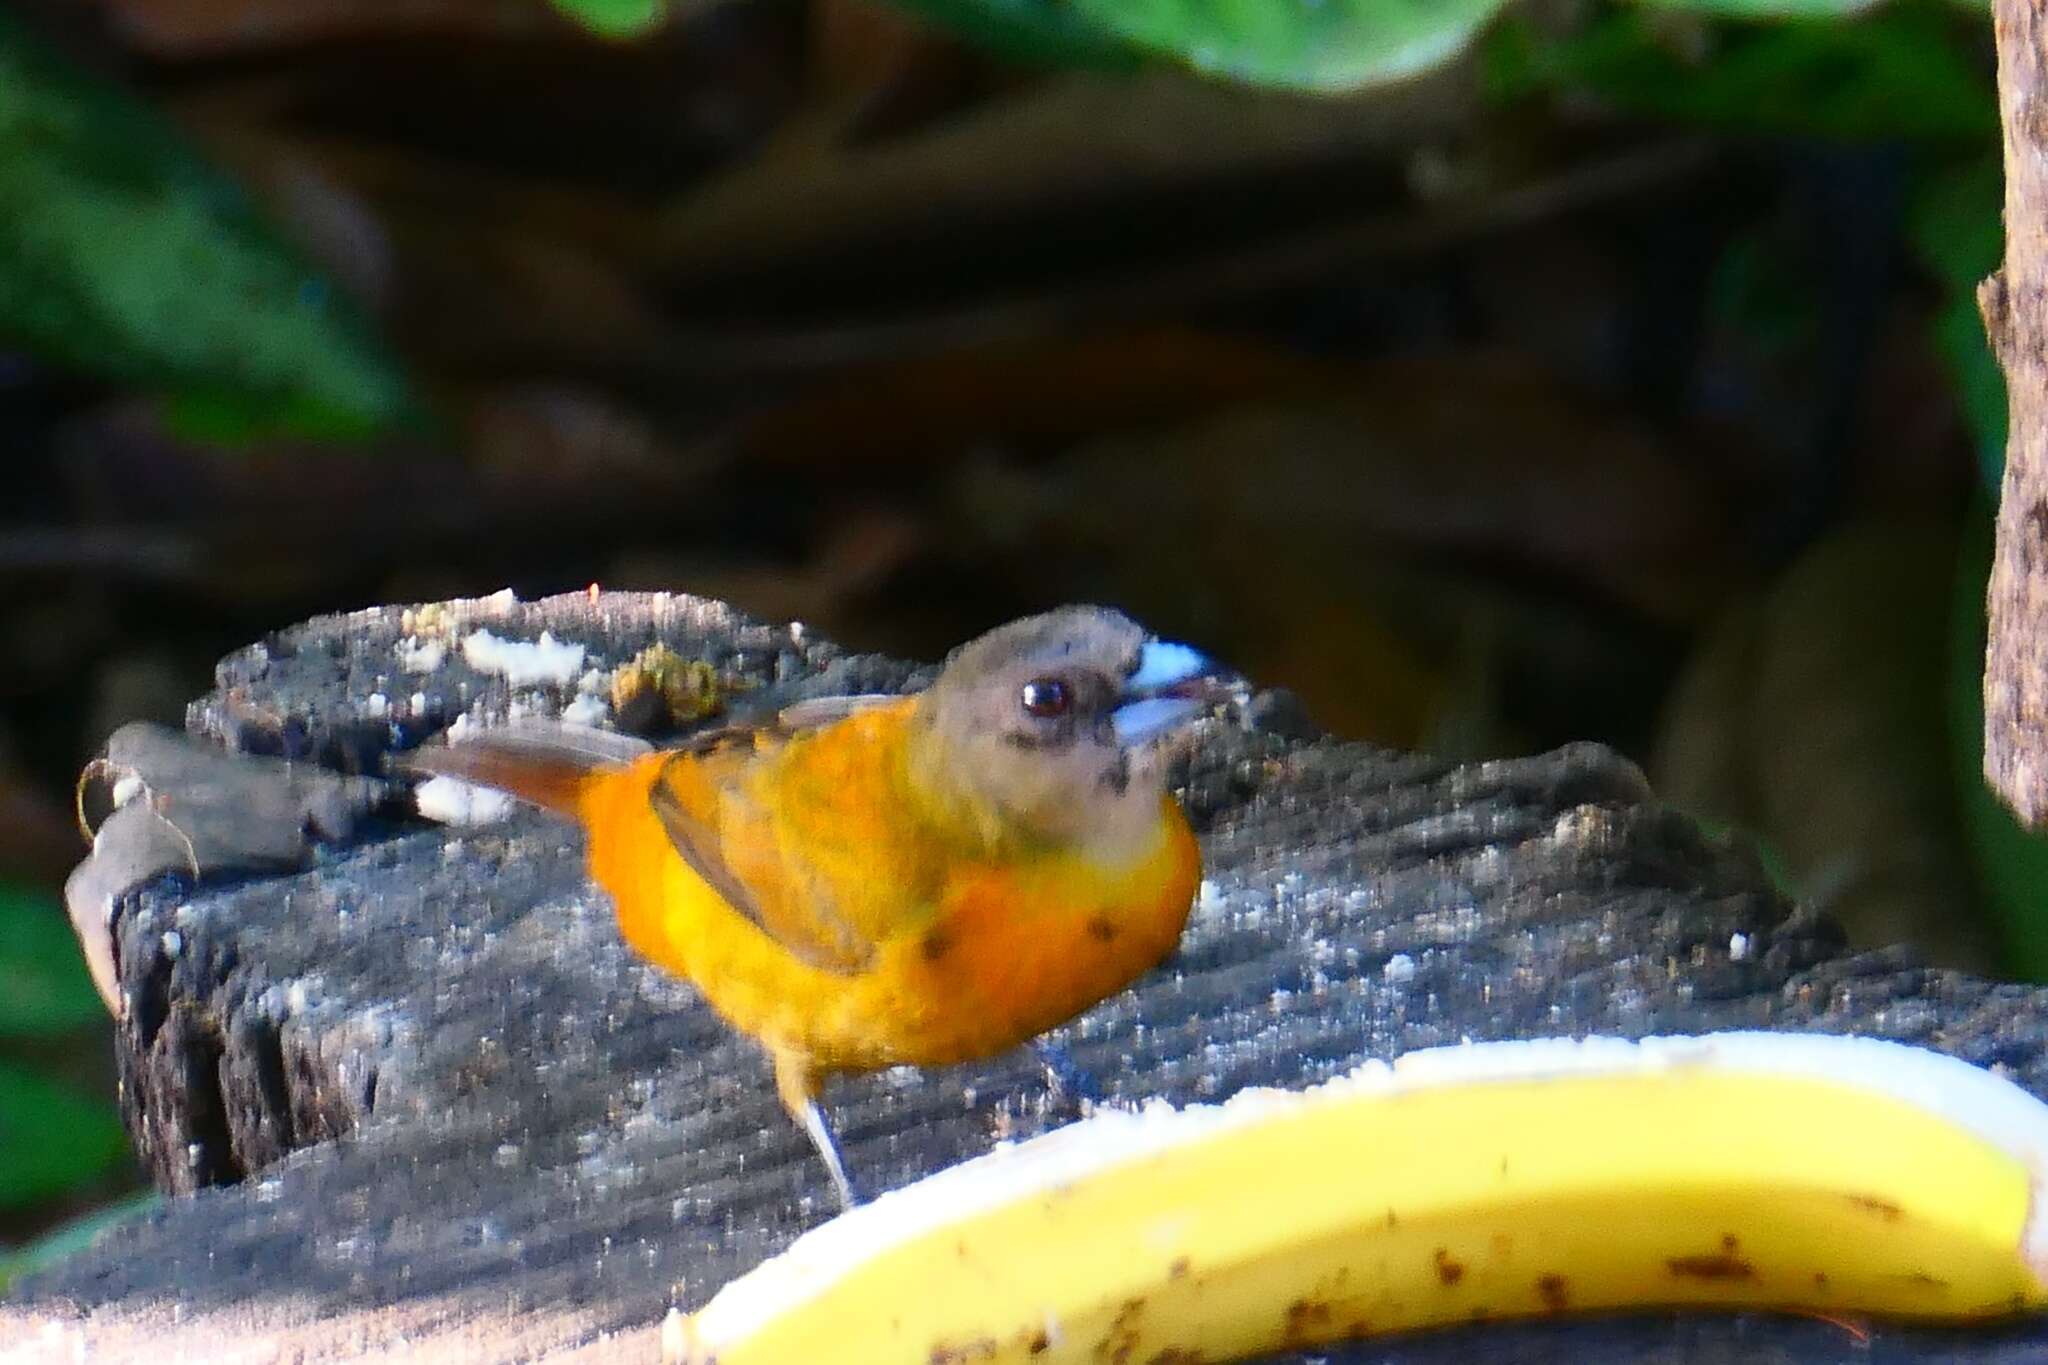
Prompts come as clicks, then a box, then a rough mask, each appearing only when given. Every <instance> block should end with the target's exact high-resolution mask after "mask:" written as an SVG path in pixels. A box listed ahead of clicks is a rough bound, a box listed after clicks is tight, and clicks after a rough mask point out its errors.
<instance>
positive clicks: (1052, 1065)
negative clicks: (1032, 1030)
mask: <svg viewBox="0 0 2048 1365" xmlns="http://www.w3.org/2000/svg"><path fill="white" fill-rule="evenodd" d="M1031 1050H1032V1051H1033V1052H1034V1053H1036V1054H1037V1055H1038V1064H1039V1065H1040V1066H1042V1067H1044V1068H1045V1080H1046V1088H1047V1089H1049V1090H1051V1091H1052V1099H1053V1102H1054V1103H1055V1104H1071V1105H1073V1106H1074V1108H1075V1110H1076V1111H1077V1112H1083V1113H1085V1112H1086V1109H1087V1107H1088V1106H1090V1105H1095V1104H1099V1103H1101V1101H1102V1087H1101V1086H1100V1085H1099V1084H1098V1083H1097V1082H1096V1080H1095V1077H1094V1076H1093V1075H1092V1074H1091V1073H1089V1072H1088V1071H1085V1070H1083V1069H1082V1067H1081V1064H1080V1063H1079V1062H1076V1061H1075V1060H1074V1054H1073V1053H1071V1052H1069V1051H1067V1050H1066V1049H1065V1048H1063V1047H1061V1046H1060V1045H1059V1044H1058V1043H1055V1042H1050V1041H1048V1040H1047V1039H1044V1038H1034V1039H1033V1040H1032V1042H1031Z"/></svg>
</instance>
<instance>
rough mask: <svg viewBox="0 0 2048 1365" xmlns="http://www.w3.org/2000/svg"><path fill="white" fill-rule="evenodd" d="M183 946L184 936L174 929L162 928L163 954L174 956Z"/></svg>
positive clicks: (181, 950)
mask: <svg viewBox="0 0 2048 1365" xmlns="http://www.w3.org/2000/svg"><path fill="white" fill-rule="evenodd" d="M184 948H185V936H184V935H183V934H181V933H179V932H178V931H177V930H176V929H166V930H164V956H165V957H176V956H177V955H178V954H179V953H181V952H183V951H184Z"/></svg>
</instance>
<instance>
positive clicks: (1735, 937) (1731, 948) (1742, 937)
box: [1728, 934, 1749, 962]
mask: <svg viewBox="0 0 2048 1365" xmlns="http://www.w3.org/2000/svg"><path fill="white" fill-rule="evenodd" d="M1748 956H1749V935H1748V934H1730V935H1728V960H1729V961H1730V962H1741V961H1743V960H1744V959H1745V958H1747V957H1748Z"/></svg>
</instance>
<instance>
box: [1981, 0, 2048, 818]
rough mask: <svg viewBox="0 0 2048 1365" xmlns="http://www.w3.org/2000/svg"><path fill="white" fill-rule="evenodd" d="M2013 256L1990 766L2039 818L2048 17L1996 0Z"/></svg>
mask: <svg viewBox="0 0 2048 1365" xmlns="http://www.w3.org/2000/svg"><path fill="white" fill-rule="evenodd" d="M1992 10H1993V17H1994V23H1995V27H1996V30H1997V37H1998V92H1999V94H1998V98H1999V109H2000V114H2001V117H2002V119H2003V122H2004V125H2005V260H2004V262H2003V264H2001V265H2000V267H1999V269H1998V273H1997V274H1995V275H1993V276H1991V277H1990V278H1989V279H1987V280H1985V281H1984V283H1983V284H1982V285H1981V286H1980V287H1979V288H1978V292H1977V301H1978V304H1979V306H1980V307H1981V309H1982V310H1983V313H1984V326H1985V330H1986V332H1987V333H1988V334H1989V336H1990V338H1991V344H1992V348H1993V349H1994V350H1995V351H1996V352H1997V354H1998V362H1999V366H2000V368H2002V369H2003V370H2004V371H2005V387H2006V393H2007V406H2008V410H2009V413H2010V422H2011V425H2010V432H2009V434H2008V436H2007V438H2006V448H2005V481H2004V487H2003V488H2002V489H2001V491H2000V495H1999V505H1998V543H1997V550H1996V553H1995V555H1994V558H1993V561H1992V565H1991V583H1990V588H1989V590H1988V593H1987V597H1986V607H1987V610H1988V611H1989V614H1990V644H1989V647H1988V649H1987V651H1986V655H1985V660H1984V776H1985V780H1986V781H1988V782H1989V783H1990V784H1991V786H1992V789H1993V790H1994V791H1996V792H1998V793H1999V795H2000V796H2002V797H2003V798H2004V799H2005V801H2006V802H2007V804H2009V805H2010V806H2011V807H2012V808H2013V810H2014V811H2015V812H2016V813H2017V814H2018V815H2019V817H2020V819H2021V820H2022V821H2023V822H2024V823H2026V824H2027V825H2029V826H2038V825H2040V824H2041V823H2042V822H2043V820H2044V819H2048V312H2044V309H2048V46H2044V44H2048V18H2044V5H2043V3H2042V0H1996V3H1995V4H1994V5H1993V7H1992Z"/></svg>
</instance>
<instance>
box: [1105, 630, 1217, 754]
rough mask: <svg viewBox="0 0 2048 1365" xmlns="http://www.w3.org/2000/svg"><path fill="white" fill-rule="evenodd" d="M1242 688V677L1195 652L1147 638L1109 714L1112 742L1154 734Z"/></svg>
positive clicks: (1131, 743)
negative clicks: (1114, 735) (1113, 739)
mask: <svg viewBox="0 0 2048 1365" xmlns="http://www.w3.org/2000/svg"><path fill="white" fill-rule="evenodd" d="M1243 693H1244V680H1243V679H1242V678H1240V677H1238V676H1237V674H1235V673H1233V672H1231V671H1230V670H1228V669H1226V668H1223V667H1221V666H1220V665H1218V664H1217V663H1216V662H1215V661H1214V660H1212V659H1210V658H1209V657H1208V656H1206V655H1204V654H1203V653H1202V652H1201V651H1199V650H1196V649H1190V648H1189V647H1188V646H1186V645H1180V644H1175V643H1173V642H1172V641H1170V640H1151V641H1148V642H1147V643H1146V645H1145V647H1144V649H1143V650H1142V651H1141V652H1140V653H1139V655H1138V666H1137V668H1136V669H1134V670H1133V671H1132V673H1131V676H1130V677H1128V678H1126V679H1125V680H1124V687H1123V693H1122V695H1121V696H1120V697H1119V698H1118V700H1117V706H1116V709H1115V710H1114V711H1112V712H1111V713H1110V719H1111V720H1112V721H1113V722H1114V723H1115V725H1116V739H1117V743H1118V744H1120V745H1123V746H1124V747H1125V748H1131V747H1134V746H1136V745H1140V744H1144V743H1146V742H1148V741H1150V740H1154V739H1157V738H1158V737H1159V736H1161V735H1163V734H1166V733H1167V732H1168V731H1171V730H1175V729H1178V728H1179V727H1180V726H1182V725H1185V724H1187V723H1188V722H1189V721H1191V720H1193V719H1194V718H1195V717H1196V716H1199V715H1201V714H1202V713H1203V712H1204V711H1206V710H1208V709H1209V708H1210V707H1211V706H1214V705H1215V704H1217V703H1218V702H1223V701H1228V700H1230V699H1232V698H1234V697H1241V696H1242V695H1243Z"/></svg>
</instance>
